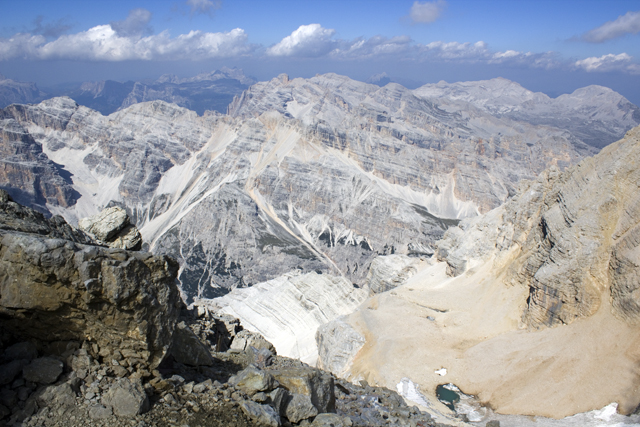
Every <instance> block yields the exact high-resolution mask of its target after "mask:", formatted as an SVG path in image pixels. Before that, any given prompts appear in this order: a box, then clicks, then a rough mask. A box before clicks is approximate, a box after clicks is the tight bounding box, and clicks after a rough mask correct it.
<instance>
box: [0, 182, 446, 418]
mask: <svg viewBox="0 0 640 427" xmlns="http://www.w3.org/2000/svg"><path fill="white" fill-rule="evenodd" d="M110 213H111V214H114V212H110ZM115 213H117V212H115ZM111 214H109V212H107V214H105V215H104V216H105V218H106V219H107V221H105V223H110V222H111V223H112V222H113V221H108V219H109V218H111V217H112V216H113V215H111ZM116 216H118V215H116ZM92 224H96V222H95V221H94V222H92ZM116 228H117V227H116ZM102 229H103V227H98V228H95V227H93V228H91V230H92V232H93V233H94V234H97V235H99V236H101V237H104V238H105V239H106V240H108V238H107V237H105V236H102V235H101V234H100V233H99V230H102ZM176 273H177V264H176V263H175V261H172V260H171V259H170V258H168V257H165V256H153V255H151V254H148V253H142V252H131V251H127V250H123V249H115V248H108V247H105V246H100V245H98V244H97V242H96V241H94V240H92V239H91V237H89V236H87V235H86V234H84V233H83V232H81V231H78V230H75V229H74V228H72V227H70V226H69V225H68V224H66V222H64V220H62V219H61V218H59V217H58V218H55V217H54V218H52V219H47V218H45V217H44V215H42V214H41V213H39V212H36V211H34V210H32V209H30V208H25V207H22V206H20V205H18V204H17V203H15V202H13V201H12V200H11V197H9V195H8V194H7V193H6V192H4V191H2V190H0V326H1V327H0V425H9V426H29V427H31V426H33V427H35V426H60V427H62V426H64V427H71V426H78V427H80V426H82V427H87V426H130V425H140V426H143V425H144V426H165V425H185V424H188V425H190V426H194V427H195V426H238V427H244V426H273V427H278V426H281V425H283V426H297V425H300V426H303V425H304V426H314V427H328V426H334V427H335V426H345V427H347V426H363V427H364V426H383V425H394V426H410V425H412V426H413V425H421V426H434V425H436V424H435V423H434V422H433V420H432V419H431V416H430V415H429V414H427V413H425V412H420V411H419V410H418V409H417V408H415V407H414V408H409V407H408V406H407V405H406V404H405V403H404V401H403V400H402V398H401V397H400V396H399V395H398V394H397V393H396V392H394V391H391V390H387V389H382V388H372V387H369V386H368V385H366V384H364V383H363V385H362V386H355V385H351V384H348V383H346V382H343V381H337V382H336V380H335V378H334V377H333V376H332V375H331V374H330V373H328V372H324V371H321V370H319V369H316V368H312V367H310V366H308V365H306V364H304V363H302V362H299V361H295V360H292V359H287V358H283V357H280V356H277V355H276V354H275V352H274V348H273V345H272V344H271V343H269V342H268V341H266V340H265V339H264V338H263V337H261V336H260V335H259V334H256V333H253V332H250V331H246V330H244V329H243V328H242V326H241V325H240V323H239V321H238V320H237V319H234V318H232V317H231V316H229V315H226V314H216V313H213V312H210V311H209V310H208V309H207V308H205V307H201V308H200V309H199V310H198V311H197V312H194V311H188V310H186V308H185V306H184V305H183V303H182V301H181V300H180V298H179V295H178V289H177V287H176V284H175V280H176Z"/></svg>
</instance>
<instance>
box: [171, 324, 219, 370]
mask: <svg viewBox="0 0 640 427" xmlns="http://www.w3.org/2000/svg"><path fill="white" fill-rule="evenodd" d="M171 355H172V356H173V358H174V359H175V360H176V361H177V362H180V363H184V364H185V365H189V366H211V365H213V357H212V356H211V353H210V352H209V349H207V347H206V346H205V345H204V344H203V343H202V342H201V341H200V340H199V339H198V337H197V336H196V335H195V334H194V333H193V331H191V329H189V327H188V326H187V325H186V324H185V323H184V322H180V323H179V324H178V325H177V327H176V330H175V332H174V333H173V345H172V347H171Z"/></svg>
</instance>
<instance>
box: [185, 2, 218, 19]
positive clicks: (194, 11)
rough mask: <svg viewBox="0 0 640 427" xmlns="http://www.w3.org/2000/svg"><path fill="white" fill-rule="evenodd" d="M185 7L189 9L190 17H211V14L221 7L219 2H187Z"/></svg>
mask: <svg viewBox="0 0 640 427" xmlns="http://www.w3.org/2000/svg"><path fill="white" fill-rule="evenodd" d="M187 6H189V7H190V8H191V16H193V15H209V16H213V12H214V11H215V10H217V9H220V8H221V7H222V1H220V0H215V1H214V0H187Z"/></svg>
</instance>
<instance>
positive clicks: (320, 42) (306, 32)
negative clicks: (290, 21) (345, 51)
mask: <svg viewBox="0 0 640 427" xmlns="http://www.w3.org/2000/svg"><path fill="white" fill-rule="evenodd" d="M335 32H336V30H332V29H327V28H322V26H321V25H320V24H310V25H301V26H300V27H299V28H298V29H297V30H295V31H294V32H293V33H291V35H289V36H287V37H285V38H283V39H282V40H281V41H280V42H279V43H277V44H275V45H273V46H271V47H270V48H269V49H267V55H269V56H301V57H319V56H323V55H326V54H327V53H329V52H331V51H332V50H333V49H334V48H335V47H336V46H337V42H336V41H333V40H331V37H332V36H333V35H334V34H335Z"/></svg>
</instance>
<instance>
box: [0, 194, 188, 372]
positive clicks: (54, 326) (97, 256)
mask: <svg viewBox="0 0 640 427" xmlns="http://www.w3.org/2000/svg"><path fill="white" fill-rule="evenodd" d="M0 196H2V197H1V198H0V212H1V213H2V214H1V215H0V220H2V225H1V226H0V316H2V323H3V329H4V330H5V331H7V332H11V333H13V334H17V335H20V336H32V337H34V338H37V339H44V340H48V341H59V340H80V341H82V340H87V341H89V342H91V343H92V345H93V347H92V351H93V353H94V356H97V355H98V354H99V355H100V356H103V357H108V356H109V355H110V354H113V353H115V352H120V353H127V354H128V355H129V356H130V357H131V358H132V360H133V359H136V360H137V362H135V363H137V364H138V365H139V366H140V368H141V369H142V368H145V367H151V368H153V367H155V366H157V365H158V364H159V363H160V361H161V360H162V358H163V357H164V354H165V353H166V351H167V349H168V347H169V344H170V342H171V336H172V332H173V327H174V325H175V322H176V318H177V314H178V304H179V303H180V299H179V295H178V291H177V288H176V286H175V277H176V273H177V269H178V266H177V264H176V263H175V261H173V260H171V259H170V258H168V257H156V256H152V255H150V254H147V253H132V252H126V251H123V250H116V249H106V248H102V247H98V246H92V245H87V244H86V243H88V241H89V239H88V238H87V236H86V235H84V234H82V233H80V232H77V231H75V230H72V229H71V227H69V226H68V225H67V224H66V223H64V221H63V220H62V219H61V218H53V219H52V220H47V219H45V218H44V217H43V215H42V214H40V213H38V212H35V211H33V210H31V209H29V208H25V207H21V206H19V205H17V204H16V203H14V202H12V201H11V200H10V199H9V197H7V194H6V193H3V194H0ZM8 217H9V218H13V221H11V220H7V218H8ZM34 232H35V233H37V234H33V233H34ZM67 239H70V240H67ZM34 363H35V362H34ZM135 363H134V364H135ZM25 369H27V368H25Z"/></svg>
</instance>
